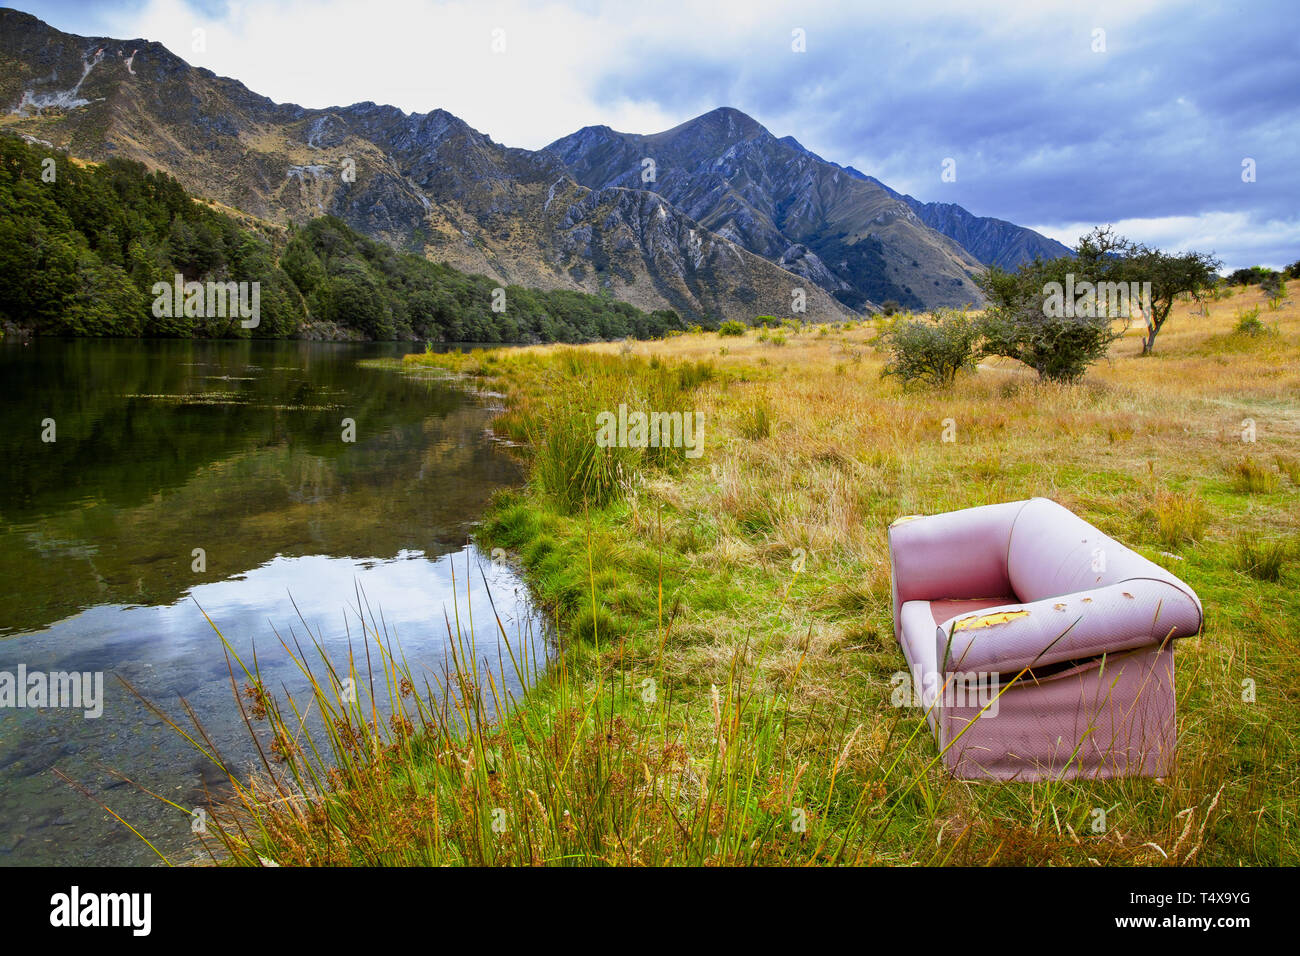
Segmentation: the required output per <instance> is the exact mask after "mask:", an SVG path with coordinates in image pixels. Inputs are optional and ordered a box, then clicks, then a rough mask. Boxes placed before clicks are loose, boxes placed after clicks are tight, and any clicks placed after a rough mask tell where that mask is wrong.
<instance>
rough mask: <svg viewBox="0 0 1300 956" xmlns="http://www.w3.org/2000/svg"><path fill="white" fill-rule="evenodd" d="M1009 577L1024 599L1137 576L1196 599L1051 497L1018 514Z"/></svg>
mask: <svg viewBox="0 0 1300 956" xmlns="http://www.w3.org/2000/svg"><path fill="white" fill-rule="evenodd" d="M1007 576H1008V578H1009V580H1010V582H1011V588H1012V590H1013V591H1015V593H1016V596H1017V597H1019V598H1020V600H1021V601H1022V602H1025V603H1028V602H1030V601H1042V600H1046V599H1047V598H1052V597H1057V596H1059V595H1062V594H1072V593H1074V592H1076V591H1086V590H1089V589H1091V588H1099V587H1107V586H1109V585H1112V584H1120V583H1122V582H1124V581H1129V580H1133V579H1135V578H1149V579H1153V580H1157V581H1164V582H1165V583H1167V584H1170V585H1172V586H1173V587H1175V588H1177V589H1178V590H1180V591H1182V592H1184V593H1186V594H1188V595H1189V596H1190V597H1192V599H1193V600H1195V597H1196V596H1195V594H1194V593H1193V592H1192V590H1191V589H1190V588H1189V587H1187V585H1185V584H1184V583H1183V582H1182V581H1180V580H1179V579H1178V578H1177V577H1175V576H1174V575H1172V574H1170V573H1169V572H1168V571H1166V570H1165V569H1164V568H1162V567H1160V565H1158V564H1156V563H1155V562H1153V561H1148V560H1147V559H1146V558H1144V557H1142V555H1140V554H1138V553H1137V552H1136V551H1133V550H1132V549H1130V548H1126V547H1125V546H1124V545H1122V544H1120V543H1119V542H1118V541H1116V540H1115V539H1114V538H1112V537H1110V536H1109V535H1105V534H1102V533H1101V532H1100V531H1098V530H1097V529H1096V528H1094V527H1093V526H1092V525H1090V524H1089V523H1088V522H1086V521H1084V520H1083V519H1082V518H1080V517H1079V516H1078V515H1076V514H1074V513H1073V512H1071V511H1069V510H1067V509H1066V508H1063V507H1062V506H1061V505H1058V504H1057V503H1056V502H1055V501H1051V500H1049V499H1047V498H1032V499H1030V500H1029V501H1027V502H1025V503H1024V507H1022V508H1021V509H1020V513H1019V514H1018V515H1016V519H1015V523H1014V524H1013V525H1012V526H1011V543H1010V547H1009V548H1008V551H1007ZM1198 606H1199V602H1198Z"/></svg>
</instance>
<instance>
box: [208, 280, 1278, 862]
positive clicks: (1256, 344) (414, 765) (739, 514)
mask: <svg viewBox="0 0 1300 956" xmlns="http://www.w3.org/2000/svg"><path fill="white" fill-rule="evenodd" d="M1255 310H1258V311H1255ZM1252 316H1254V317H1255V319H1256V321H1254V322H1252V321H1250V319H1251V317H1252ZM1243 320H1245V321H1243ZM878 332H879V329H878V326H877V324H876V323H874V322H871V321H862V322H858V323H845V324H840V325H821V326H818V325H799V324H793V323H791V324H787V326H786V327H783V328H781V329H749V330H746V331H744V332H743V334H738V335H736V334H733V335H719V334H717V333H712V332H695V333H689V334H683V335H676V336H672V337H670V338H667V339H662V340H657V341H647V342H623V343H617V342H615V343H605V344H596V345H587V346H581V347H561V346H537V347H528V348H521V349H501V350H488V351H473V352H468V353H448V354H432V353H430V354H426V355H416V356H408V358H407V360H406V362H405V363H404V371H406V372H408V373H419V374H429V371H430V370H434V371H435V372H437V373H439V374H442V373H445V374H449V375H454V376H457V377H458V378H460V379H461V380H462V381H463V382H465V383H466V385H467V386H468V387H471V388H475V389H479V390H482V391H484V392H490V393H496V394H499V395H500V396H501V405H502V411H501V414H500V416H499V417H498V419H497V420H496V423H495V425H494V429H495V431H496V433H497V434H498V435H499V436H501V438H502V439H503V440H508V441H511V442H513V443H514V444H515V446H516V448H517V451H518V453H519V454H520V455H521V456H522V457H523V459H524V461H525V462H526V464H527V470H528V476H529V477H528V479H527V482H526V483H525V484H524V485H523V486H522V487H520V488H518V489H516V490H512V491H510V492H507V493H503V494H501V495H499V496H498V497H497V498H496V499H495V500H494V502H493V503H492V505H491V507H490V509H489V512H488V514H487V516H486V519H485V521H484V523H483V524H482V526H481V528H480V530H479V542H480V545H481V546H482V547H484V548H485V549H489V550H491V549H501V550H500V551H497V552H495V553H497V554H498V555H499V556H501V557H502V559H504V560H511V561H514V562H517V563H518V565H519V566H520V567H521V569H522V571H523V573H524V575H525V577H526V579H527V580H528V581H529V583H530V584H531V586H532V588H533V591H534V593H535V596H536V599H537V600H538V601H539V602H540V604H541V605H542V607H544V608H545V609H546V612H547V614H548V615H549V616H551V617H553V618H554V620H555V621H556V622H557V624H558V627H559V632H560V634H561V638H560V642H559V645H558V648H557V649H556V650H555V653H554V656H553V657H552V658H551V659H550V661H549V663H544V664H541V665H536V667H537V668H538V671H539V672H538V673H533V671H532V670H531V668H533V667H534V666H535V664H534V662H535V661H536V660H537V659H538V655H537V653H536V649H535V648H533V649H531V650H530V649H526V648H523V647H517V646H515V644H514V643H512V644H511V645H510V649H509V653H510V654H511V655H517V656H518V661H517V662H516V664H517V666H519V667H520V668H521V672H523V671H527V672H528V676H529V678H530V680H532V683H531V685H530V687H529V689H528V690H526V691H525V692H524V693H523V695H522V696H520V697H518V698H517V699H511V700H505V699H502V695H501V694H500V692H499V689H498V688H496V687H495V686H494V685H493V684H492V683H491V681H490V680H485V679H484V678H483V676H482V675H481V673H480V672H479V670H478V668H477V665H476V663H475V662H476V660H477V656H476V655H477V653H478V651H477V650H476V649H474V648H470V647H464V648H463V651H462V653H461V654H459V655H458V656H457V660H456V662H455V666H454V667H453V668H451V669H449V671H448V674H447V676H446V680H445V681H444V682H443V683H442V684H441V686H439V687H436V688H415V687H414V686H412V684H411V681H410V679H409V675H408V673H407V671H406V670H405V668H404V665H403V663H402V656H401V652H400V648H397V647H395V645H394V642H393V641H392V640H391V639H390V638H389V637H388V636H387V635H386V634H385V633H384V631H383V627H382V624H378V623H377V624H375V625H374V627H373V628H372V629H371V631H370V633H369V635H368V638H369V640H368V642H367V647H366V654H365V655H362V654H361V653H360V651H358V653H357V656H356V659H355V660H353V661H351V662H347V663H345V664H340V665H338V668H337V670H335V671H329V670H326V669H323V668H322V667H321V666H320V665H319V663H317V664H315V665H313V663H312V662H311V657H312V654H311V652H310V649H308V651H307V653H302V649H301V648H299V649H298V650H297V653H299V654H300V655H301V659H302V663H303V666H304V667H306V668H309V669H311V668H313V667H314V668H315V669H314V671H313V673H314V674H315V677H316V679H317V685H316V688H317V689H316V693H315V695H314V699H313V700H312V701H307V702H304V701H298V702H289V701H284V700H278V699H276V697H275V696H274V694H273V693H271V692H270V691H268V690H267V689H266V688H264V687H262V686H261V685H260V683H259V682H258V679H257V674H256V668H255V667H254V666H253V665H252V663H251V662H242V663H243V664H248V665H249V666H248V672H247V673H245V674H240V673H239V667H240V666H241V662H239V661H238V660H235V661H234V662H233V667H234V668H235V672H236V676H237V678H238V680H237V683H239V684H240V685H242V686H243V692H244V696H245V700H246V701H247V702H248V704H247V706H248V714H247V716H248V721H249V725H250V728H252V729H253V730H254V731H255V732H256V733H258V734H259V735H260V737H261V738H262V739H265V740H267V741H268V755H267V759H266V760H265V761H264V767H263V770H262V772H260V773H259V774H257V775H255V776H254V777H253V778H252V779H251V780H241V781H236V784H235V787H236V791H235V792H236V798H235V800H234V802H233V803H232V804H231V805H230V806H229V807H228V808H227V809H226V810H225V811H224V812H222V813H219V814H218V815H217V826H216V827H215V828H214V830H213V835H212V836H211V837H210V838H209V841H208V842H209V844H210V849H211V851H212V854H213V858H214V859H219V860H223V861H230V862H235V863H248V864H252V865H258V864H259V863H261V864H263V865H265V864H267V863H271V862H273V863H277V864H281V865H291V864H344V863H356V864H385V863H401V864H525V865H528V864H532V865H539V864H563V863H572V864H596V863H608V864H623V865H629V864H630V865H656V864H665V863H672V864H700V865H730V864H749V863H754V864H875V865H915V864H932V865H933V864H965V865H986V864H1019V865H1085V866H1086V865H1175V864H1177V865H1200V864H1218V865H1270V864H1271V865H1294V864H1295V863H1296V862H1297V861H1298V860H1300V852H1298V850H1300V838H1298V837H1297V833H1296V827H1295V820H1296V813H1297V805H1298V803H1300V780H1297V774H1298V773H1300V760H1298V759H1297V750H1298V747H1297V734H1298V733H1300V717H1298V716H1297V713H1298V712H1300V709H1298V708H1297V703H1300V701H1297V691H1298V689H1300V590H1298V588H1297V585H1300V571H1297V561H1298V560H1300V508H1297V503H1298V501H1300V308H1298V307H1297V306H1296V305H1295V304H1293V303H1292V302H1291V301H1290V300H1285V301H1281V302H1280V303H1275V304H1274V306H1272V307H1270V305H1269V303H1268V302H1266V301H1265V300H1264V298H1263V296H1262V294H1261V293H1260V291H1259V289H1258V287H1247V288H1245V289H1238V290H1236V291H1235V292H1231V293H1230V294H1228V295H1226V296H1225V297H1219V298H1216V299H1214V300H1212V301H1208V302H1206V303H1204V304H1201V303H1193V302H1180V303H1179V304H1177V305H1176V307H1175V311H1174V314H1173V315H1172V316H1171V318H1170V320H1169V322H1168V324H1167V326H1166V327H1165V329H1164V330H1163V331H1162V332H1161V334H1160V336H1159V339H1158V341H1157V343H1156V348H1155V354H1154V355H1151V356H1145V357H1143V356H1140V355H1139V354H1138V353H1139V351H1140V337H1139V334H1138V331H1137V330H1132V331H1130V332H1129V333H1128V334H1127V335H1125V336H1124V337H1123V338H1121V339H1119V340H1118V341H1117V342H1116V343H1115V344H1114V345H1113V347H1112V349H1111V354H1110V357H1109V359H1108V360H1107V361H1105V362H1103V363H1100V364H1098V365H1096V366H1094V367H1093V368H1092V369H1091V370H1090V371H1089V373H1088V374H1087V376H1086V377H1085V378H1084V380H1083V381H1082V382H1081V383H1080V384H1077V385H1073V386H1059V385H1048V384H1040V383H1039V382H1038V381H1037V379H1036V377H1035V376H1034V375H1033V373H1032V372H1029V371H1027V370H1026V369H1025V368H1024V367H1022V366H1019V365H1017V364H1016V363H1013V362H1010V361H1007V360H996V359H995V360H986V361H984V362H982V363H981V364H980V366H979V367H978V368H977V369H976V370H975V371H974V372H968V373H963V374H961V375H959V376H958V378H957V379H956V381H955V382H954V383H953V385H952V386H951V387H950V388H946V389H907V388H903V387H902V386H901V385H900V384H899V383H898V382H897V381H895V380H892V379H889V378H882V376H881V369H882V367H883V365H884V357H883V356H882V355H881V354H880V352H879V351H878V349H877V348H876V347H875V345H876V336H877V335H878ZM620 403H626V404H627V406H628V407H629V408H634V409H636V408H639V409H643V410H647V411H664V412H674V411H680V412H682V413H687V412H700V413H702V415H703V419H702V421H703V431H702V452H701V453H700V455H699V457H691V456H687V455H686V454H684V450H683V449H678V448H652V447H651V448H626V447H600V446H598V445H597V444H596V443H595V442H594V441H593V437H594V433H595V418H596V415H598V414H599V413H600V412H602V411H606V412H608V411H614V410H617V409H618V407H619V405H620ZM1034 495H1042V496H1046V497H1050V498H1053V499H1055V500H1056V501H1058V502H1060V503H1062V504H1064V505H1065V506H1067V507H1069V508H1071V509H1073V510H1075V511H1076V512H1078V513H1079V514H1080V515H1082V516H1083V517H1084V518H1086V519H1087V520H1089V521H1091V522H1093V523H1094V524H1095V525H1097V526H1098V527H1099V528H1100V529H1101V530H1103V531H1104V532H1106V533H1107V534H1110V535H1112V536H1114V537H1116V538H1117V539H1119V540H1120V541H1122V542H1124V543H1126V544H1128V545H1129V546H1131V547H1133V548H1135V549H1136V550H1138V551H1139V552H1141V553H1142V554H1144V555H1146V556H1147V557H1149V558H1151V559H1153V560H1155V561H1157V562H1158V563H1160V564H1162V565H1164V566H1166V567H1168V568H1170V569H1171V570H1173V571H1174V573H1176V574H1177V575H1179V576H1180V577H1181V578H1183V579H1184V580H1185V581H1187V582H1188V583H1189V584H1190V585H1191V586H1192V587H1193V588H1195V589H1196V591H1197V593H1198V594H1199V595H1200V598H1201V600H1202V602H1203V604H1204V606H1205V612H1206V616H1205V626H1204V628H1203V630H1202V633H1201V634H1200V635H1198V636H1196V637H1193V638H1188V639H1185V640H1182V641H1180V642H1179V643H1178V646H1177V650H1176V655H1175V661H1176V684H1177V695H1178V758H1177V766H1176V770H1175V772H1174V773H1172V774H1171V775H1170V776H1168V777H1165V778H1158V779H1148V778H1134V779H1124V780H1108V781H1093V780H1071V781H1057V782H1038V783H1014V782H1013V783H999V784H987V783H968V782H962V781H957V780H954V779H952V778H951V777H950V776H948V775H947V774H946V773H945V772H944V771H943V769H942V767H941V765H940V763H939V758H938V753H937V750H936V747H935V744H934V742H933V739H932V738H931V737H930V735H929V732H928V729H927V727H926V724H925V719H924V714H923V712H922V711H921V710H920V709H919V708H916V707H911V706H896V705H895V703H896V701H895V697H896V695H895V694H894V689H895V688H894V684H893V683H891V682H892V681H893V679H894V676H895V675H897V674H899V673H900V672H902V671H903V670H904V669H905V664H904V660H903V656H902V653H901V651H900V649H899V648H898V647H897V645H896V644H895V641H894V636H893V623H892V620H891V607H890V580H889V560H888V552H887V544H886V528H887V527H888V525H889V523H890V522H891V521H892V520H893V519H895V518H896V517H898V516H900V515H905V514H921V513H934V512H940V511H947V510H952V509H957V508H965V507H969V506H974V505H980V504H988V503H994V502H1001V501H1010V500H1016V499H1021V498H1027V497H1030V496H1034ZM475 583H476V582H474V581H473V580H467V581H466V582H464V586H465V587H473V586H474V585H475ZM447 626H448V628H449V629H451V630H452V631H453V634H459V633H460V632H461V631H462V628H461V627H460V625H459V624H458V622H457V621H456V619H455V616H454V609H449V611H448V625H447ZM501 630H502V634H503V636H504V637H505V638H507V639H509V640H510V641H512V642H518V640H519V639H518V636H517V635H513V634H509V633H508V629H507V628H505V627H502V629H501ZM462 640H463V636H462ZM492 653H493V654H494V655H495V654H496V653H497V652H496V650H495V649H494V650H493V652H492ZM345 668H351V669H352V670H351V672H353V673H356V674H357V675H358V683H359V685H360V686H362V687H363V688H366V687H368V688H369V694H371V695H373V696H372V697H370V698H367V697H366V696H365V695H363V698H362V700H361V701H360V702H346V701H345V700H344V699H343V698H342V697H341V696H340V694H339V686H340V677H341V676H342V675H343V674H344V673H345ZM376 699H383V700H384V701H385V702H386V703H387V704H388V705H390V707H391V709H392V711H393V713H394V715H393V716H392V717H391V718H390V719H386V720H385V719H381V718H380V717H379V716H378V713H379V712H378V709H377V708H376V707H374V706H373V704H374V701H375V700H376ZM903 703H906V702H903ZM309 706H310V707H315V708H318V709H319V712H320V713H323V714H324V715H325V716H326V718H327V719H326V721H325V726H326V731H325V733H324V734H323V735H320V736H318V737H317V739H315V740H312V741H307V740H304V739H302V735H301V731H300V729H298V728H299V724H300V721H299V720H298V717H297V716H296V715H297V714H300V713H301V712H302V711H303V710H305V709H306V708H307V707H309ZM498 712H500V713H504V716H503V717H501V718H500V719H492V718H491V717H490V716H489V715H490V714H493V713H498ZM200 742H201V741H200ZM272 748H273V749H274V753H270V752H269V750H270V749H272Z"/></svg>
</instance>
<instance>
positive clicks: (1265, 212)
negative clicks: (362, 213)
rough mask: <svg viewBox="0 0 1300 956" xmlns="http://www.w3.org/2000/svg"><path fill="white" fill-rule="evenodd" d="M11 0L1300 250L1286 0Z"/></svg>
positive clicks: (501, 124) (487, 112)
mask: <svg viewBox="0 0 1300 956" xmlns="http://www.w3.org/2000/svg"><path fill="white" fill-rule="evenodd" d="M7 2H8V3H10V4H11V5H13V6H17V7H18V8H20V9H23V10H26V11H27V12H29V13H33V14H35V15H36V16H38V17H40V18H41V19H43V20H45V21H47V22H49V23H50V24H52V25H53V26H55V27H58V28H59V29H61V30H65V31H67V32H70V33H79V34H83V35H98V36H110V37H115V38H119V39H134V38H137V37H143V38H145V39H149V40H157V41H159V42H161V43H162V44H164V45H165V46H167V47H168V48H169V49H170V50H172V52H174V53H176V54H177V55H179V56H181V57H183V58H184V59H186V60H187V61H189V62H190V63H192V64H194V65H196V66H204V67H207V68H209V69H211V70H213V71H215V72H216V73H219V74H221V75H225V76H231V77H234V78H235V79H238V80H240V81H241V82H243V83H244V84H245V85H246V86H248V87H249V88H250V89H252V90H254V91H255V92H258V93H261V94H263V95H265V96H269V97H270V98H271V99H273V100H276V101H279V102H293V103H298V104H301V105H303V106H308V107H326V106H337V105H347V104H350V103H354V102H359V101H365V100H370V101H373V102H376V103H388V104H392V105H395V106H398V107H400V108H401V109H403V110H406V111H408V112H427V111H429V110H431V109H435V108H442V109H445V110H448V111H449V112H451V113H454V114H455V115H457V116H459V117H460V118H461V119H463V120H465V121H466V122H467V123H469V124H470V125H471V126H473V127H474V128H476V129H478V130H480V131H482V132H484V133H486V134H488V135H489V136H491V137H492V138H493V139H494V140H496V141H497V142H500V143H505V144H506V145H509V146H523V147H527V148H530V149H536V148H539V147H541V146H544V145H546V144H547V143H550V142H552V141H554V140H556V139H558V138H560V137H561V136H564V135H566V134H568V133H571V132H573V131H574V130H576V129H579V128H581V127H583V126H588V125H597V124H605V125H608V126H611V127H613V128H614V129H617V130H622V131H625V132H635V133H651V132H658V131H660V130H663V129H668V128H670V127H672V126H675V125H677V124H678V123H681V122H684V121H685V120H687V119H690V118H691V117H693V116H697V115H699V114H701V113H704V112H707V111H708V110H711V109H713V108H715V107H718V106H732V107H735V108H737V109H740V110H743V111H744V112H746V113H748V114H749V115H751V116H753V117H754V118H755V119H756V120H758V121H759V122H760V123H762V124H763V125H764V126H766V127H767V128H768V129H769V130H770V131H771V132H772V133H774V134H775V135H777V136H787V135H789V136H794V137H795V138H796V139H797V140H799V142H801V143H802V144H803V145H804V146H806V147H807V148H808V149H811V150H812V151H814V152H816V153H817V154H819V155H820V156H822V157H823V158H824V159H828V160H831V161H833V162H837V163H840V164H842V165H846V166H854V167H856V168H857V169H859V170H861V171H863V172H865V173H868V174H870V175H872V176H875V177H876V178H878V179H880V180H881V181H883V182H884V183H886V184H888V185H889V186H891V187H893V188H894V189H897V190H899V191H901V192H906V193H910V194H911V195H913V196H916V197H917V198H918V199H921V200H924V201H927V202H929V201H942V202H955V203H958V204H960V205H962V206H964V207H966V208H967V209H969V210H970V211H971V212H973V213H976V214H977V215H981V216H996V217H998V218H1001V219H1008V220H1010V221H1012V222H1015V223H1018V224H1020V225H1024V226H1029V227H1031V228H1034V229H1037V230H1038V231H1040V232H1042V233H1044V234H1046V235H1049V236H1052V237H1053V238H1056V239H1060V240H1061V241H1062V242H1065V243H1066V244H1067V245H1072V244H1073V243H1074V242H1075V240H1076V239H1077V238H1078V237H1079V236H1080V235H1081V234H1083V233H1085V232H1087V231H1088V230H1090V229H1091V228H1092V227H1093V226H1095V225H1099V224H1102V223H1107V224H1112V225H1114V226H1115V228H1116V230H1117V231H1118V232H1119V233H1120V234H1122V235H1126V236H1128V237H1130V238H1133V239H1136V240H1139V241H1143V242H1147V243H1149V244H1152V245H1156V246H1159V247H1160V248H1164V249H1168V250H1173V251H1182V250H1187V249H1195V250H1198V251H1206V252H1213V253H1215V254H1216V255H1217V256H1218V257H1219V258H1220V259H1222V260H1223V262H1224V266H1225V268H1227V269H1233V268H1238V267H1241V266H1248V265H1256V264H1260V265H1267V266H1271V267H1274V268H1278V267H1281V266H1285V265H1287V264H1289V263H1291V262H1295V261H1296V260H1300V96H1298V95H1297V93H1298V92H1300V29H1297V27H1296V20H1295V17H1294V15H1293V14H1294V12H1295V8H1294V7H1293V6H1292V5H1291V4H1290V3H1288V2H1285V0H1278V2H1273V0H1264V2H1257V3H1245V2H1239V3H1232V4H1228V3H1222V4H1221V3H1215V2H1209V3H1206V2H1187V3H1183V2H1156V0H1125V2H1120V3H1111V2H1071V3H1055V2H1051V0H1023V2H1013V0H986V2H981V3H972V2H970V0H961V2H955V0H912V2H899V0H890V2H887V3H878V2H875V0H856V2H854V0H847V2H842V0H834V2H816V0H801V2H797V3H778V2H771V0H718V2H712V0H710V2H701V0H637V2H618V3H614V2H595V0H592V2H568V3H554V2H538V0H502V2H494V0H469V2H451V3H445V2H439V0H424V2H420V0H121V2H111V0H107V2H103V0H101V2H73V0H7ZM196 30H197V31H202V33H201V34H196V33H195V31H196ZM196 36H201V37H202V40H203V42H202V44H201V47H202V48H201V49H200V48H198V47H199V46H200V44H196V41H195V38H196ZM945 170H946V171H947V175H946V176H945Z"/></svg>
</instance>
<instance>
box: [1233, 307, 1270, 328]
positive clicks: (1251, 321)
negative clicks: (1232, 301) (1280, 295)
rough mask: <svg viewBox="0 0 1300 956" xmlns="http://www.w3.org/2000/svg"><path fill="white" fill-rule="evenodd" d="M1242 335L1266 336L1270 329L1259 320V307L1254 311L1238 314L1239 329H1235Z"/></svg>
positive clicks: (1249, 310) (1245, 310) (1246, 310)
mask: <svg viewBox="0 0 1300 956" xmlns="http://www.w3.org/2000/svg"><path fill="white" fill-rule="evenodd" d="M1235 331H1236V332H1238V333H1239V334H1241V335H1264V334H1265V333H1266V332H1268V329H1267V328H1266V327H1265V326H1264V323H1263V322H1261V321H1260V320H1259V306H1255V307H1254V308H1253V309H1244V310H1241V311H1239V312H1238V313H1237V327H1236V329H1235Z"/></svg>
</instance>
